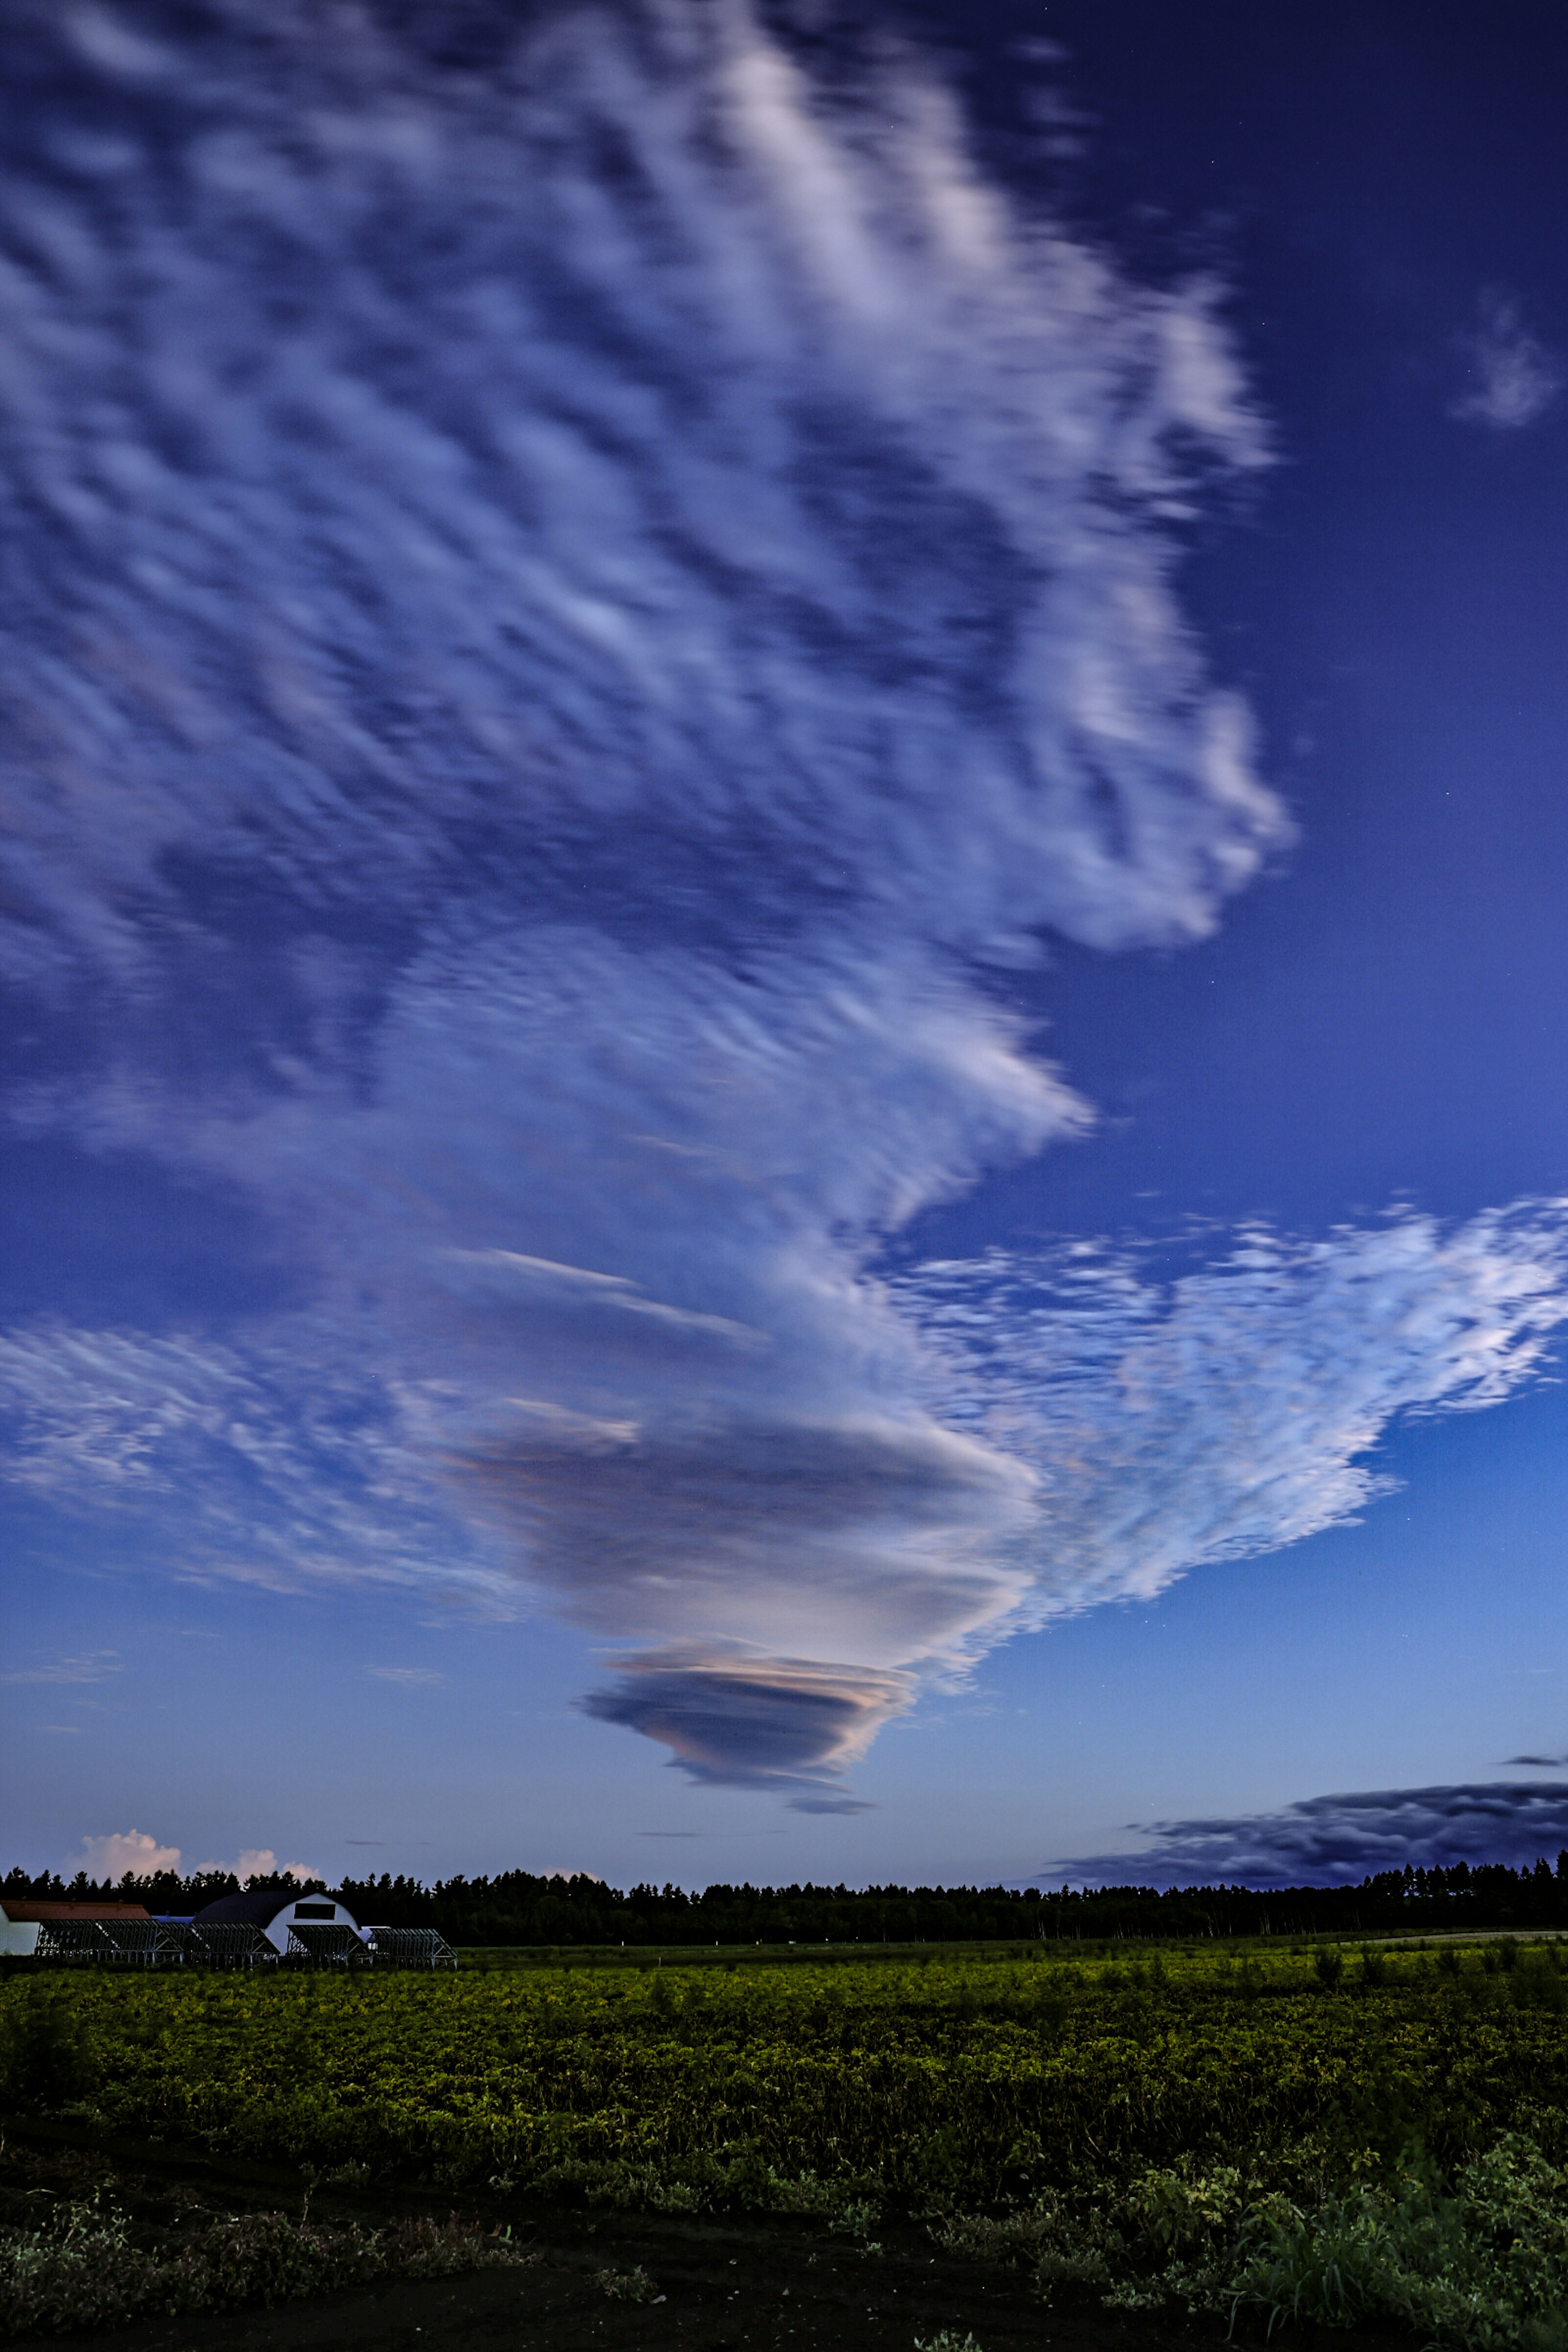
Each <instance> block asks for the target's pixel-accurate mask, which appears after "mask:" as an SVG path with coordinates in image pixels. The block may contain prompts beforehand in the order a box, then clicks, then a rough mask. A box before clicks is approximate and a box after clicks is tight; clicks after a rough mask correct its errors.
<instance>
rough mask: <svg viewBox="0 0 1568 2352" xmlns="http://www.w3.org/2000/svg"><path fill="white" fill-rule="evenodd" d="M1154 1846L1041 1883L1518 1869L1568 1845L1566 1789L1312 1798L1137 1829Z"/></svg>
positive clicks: (1305, 1879) (1348, 1881) (1072, 1865)
mask: <svg viewBox="0 0 1568 2352" xmlns="http://www.w3.org/2000/svg"><path fill="white" fill-rule="evenodd" d="M1129 1828H1130V1830H1132V1831H1133V1832H1135V1833H1136V1834H1138V1835H1139V1836H1141V1837H1142V1839H1143V1841H1144V1843H1141V1844H1140V1845H1138V1846H1136V1847H1131V1848H1128V1849H1127V1850H1125V1851H1123V1852H1121V1853H1109V1854H1090V1855H1086V1856H1084V1857H1082V1858H1081V1859H1079V1860H1077V1861H1074V1862H1064V1863H1061V1864H1057V1865H1055V1866H1053V1868H1052V1869H1051V1870H1050V1871H1047V1872H1044V1873H1042V1874H1041V1876H1040V1880H1039V1882H1038V1883H1039V1884H1040V1885H1058V1884H1060V1883H1061V1882H1062V1881H1064V1880H1066V1881H1068V1882H1070V1883H1073V1884H1077V1885H1083V1884H1089V1885H1129V1884H1137V1885H1158V1886H1199V1885H1211V1886H1212V1885H1247V1886H1292V1885H1326V1886H1332V1885H1356V1884H1358V1883H1359V1882H1360V1881H1361V1880H1362V1879H1363V1878H1365V1877H1366V1876H1368V1875H1369V1874H1371V1873H1372V1872H1374V1871H1379V1870H1403V1869H1404V1868H1405V1864H1412V1865H1413V1866H1415V1868H1417V1869H1420V1868H1424V1867H1427V1866H1429V1865H1431V1864H1435V1863H1445V1864H1447V1863H1456V1862H1468V1863H1472V1864H1474V1863H1487V1862H1506V1863H1510V1864H1512V1865H1513V1866H1514V1867H1515V1868H1517V1867H1518V1866H1519V1865H1520V1864H1523V1863H1533V1862H1536V1861H1539V1860H1540V1859H1541V1858H1542V1856H1544V1857H1545V1858H1546V1859H1547V1860H1548V1861H1552V1860H1554V1859H1555V1857H1556V1856H1557V1854H1558V1853H1560V1852H1561V1851H1562V1850H1563V1847H1564V1846H1568V1788H1564V1787H1563V1785H1562V1784H1561V1783H1560V1782H1558V1781H1554V1780H1551V1781H1548V1780H1499V1781H1478V1782H1460V1783H1457V1784H1455V1785H1451V1786H1450V1785H1440V1786H1438V1787H1436V1788H1430V1789H1372V1790H1358V1791H1355V1792H1353V1793H1352V1794H1349V1795H1343V1796H1332V1797H1310V1798H1308V1799H1306V1800H1305V1801H1303V1802H1302V1803H1300V1804H1295V1805H1288V1806H1286V1807H1285V1808H1284V1809H1283V1811H1279V1812H1277V1813H1254V1814H1249V1815H1247V1816H1246V1817H1245V1818H1243V1819H1239V1820H1230V1821H1226V1820H1200V1821H1188V1822H1150V1823H1148V1824H1146V1825H1145V1824H1143V1823H1137V1824H1132V1823H1130V1824H1129Z"/></svg>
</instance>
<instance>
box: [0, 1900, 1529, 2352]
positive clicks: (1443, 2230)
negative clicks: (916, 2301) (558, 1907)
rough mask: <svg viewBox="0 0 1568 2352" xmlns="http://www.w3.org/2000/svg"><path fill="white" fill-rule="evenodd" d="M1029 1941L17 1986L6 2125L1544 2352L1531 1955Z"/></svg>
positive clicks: (1161, 2299)
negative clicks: (795, 2230)
mask: <svg viewBox="0 0 1568 2352" xmlns="http://www.w3.org/2000/svg"><path fill="white" fill-rule="evenodd" d="M1565 2012H1568V1979H1565V1978H1564V1976H1563V1974H1562V1973H1561V1972H1560V1955H1559V1950H1558V1948H1557V1947H1556V1946H1554V1945H1542V1946H1540V1947H1537V1948H1521V1947H1518V1946H1515V1945H1513V1944H1511V1943H1507V1942H1504V1943H1502V1944H1500V1945H1499V1944H1492V1945H1488V1946H1484V1947H1480V1948H1473V1949H1469V1950H1464V1951H1461V1950H1458V1949H1457V1948H1454V1947H1452V1946H1448V1947H1445V1948H1443V1949H1442V1950H1441V1951H1440V1952H1437V1953H1433V1952H1431V1951H1407V1952H1403V1953H1394V1954H1388V1953H1386V1952H1379V1951H1375V1950H1370V1949H1369V1950H1366V1951H1363V1953H1361V1954H1359V1955H1358V1954H1352V1955H1350V1956H1349V1957H1348V1958H1343V1957H1342V1955H1341V1953H1340V1952H1339V1951H1338V1950H1336V1949H1333V1948H1319V1949H1317V1950H1316V1951H1310V1950H1308V1949H1306V1948H1299V1949H1296V1950H1288V1949H1284V1948H1278V1949H1275V1950H1273V1951H1270V1952H1266V1953H1256V1952H1254V1953H1245V1954H1240V1955H1237V1954H1229V1953H1224V1952H1218V1953H1216V1952H1214V1951H1213V1950H1212V1949H1211V1950H1210V1951H1208V1952H1206V1953H1200V1952H1197V1951H1194V1950H1193V1949H1192V1948H1185V1949H1175V1950H1167V1951H1163V1952H1162V1951H1157V1950H1149V1949H1143V1950H1137V1949H1131V1950H1125V1951H1124V1953H1123V1955H1122V1956H1121V1957H1120V1958H1109V1957H1098V1958H1089V1959H1079V1958H1076V1957H1075V1958H1061V1957H1051V1956H1050V1955H1049V1954H1048V1953H1047V1951H1045V1950H1044V1949H1043V1948H1041V1947H1038V1946H1037V1947H1035V1948H1033V1949H1032V1950H1027V1948H1026V1957H1021V1958H1003V1957H1000V1956H998V1957H994V1958H984V1959H973V1958H970V1959H944V1960H940V1961H935V1962H931V1963H929V1964H927V1965H924V1966H922V1965H920V1964H918V1963H915V1964H910V1963H908V1962H897V1963H894V1962H889V1963H887V1964H881V1963H874V1962H870V1961H868V1960H865V1959H861V1960H859V1961H852V1960H846V1961H844V1962H841V1963H839V1964H837V1965H835V1964H833V1963H830V1962H826V1961H817V1962H813V1963H807V1964H804V1965H803V1964H800V1963H797V1964H795V1965H794V1966H791V1967H770V1966H766V1965H756V1964H753V1965H751V1966H745V1967H739V1966H736V1965H734V1964H733V1963H731V1964H730V1965H725V1964H724V1963H723V1962H722V1961H719V1962H718V1963H717V1964H710V1965H708V1966H706V1967H702V1968H697V1967H688V1968H671V1967H648V1968H637V1967H626V1966H619V1967H615V1968H594V1967H587V1966H583V1965H578V1966H577V1967H575V1968H572V1969H565V1968H535V1969H512V1970H510V1971H503V1972H495V1973H487V1974H478V1973H475V1974H467V1973H465V1974H462V1975H459V1976H458V1977H457V1978H455V1979H454V1978H450V1977H448V1978H446V1979H420V1978H410V1977H395V1976H394V1977H389V1978H377V1977H375V1976H373V1975H370V1976H357V1975H348V1976H336V1975H327V1974H321V1975H314V1976H301V1977H295V1978H293V1979H286V1980H282V1981H279V1980H278V1979H248V1978H244V1977H230V1976H222V1975H196V1974H192V1975H189V1976H179V1975H171V1976H157V1977H136V1976H130V1975H123V1976H122V1975H113V1974H109V1973H106V1972H100V1971H88V1970H82V1971H79V1972H61V1973H55V1974H50V1973H47V1972H46V1971H44V1970H37V1971H31V1972H29V1971H26V1970H17V1971H16V1972H15V1973H14V1974H13V1975H12V1976H10V1977H9V1978H8V1979H6V1980H5V1983H4V1984H3V1985H0V2068H3V2070H4V2077H5V2091H6V2093H7V2097H6V2105H8V2106H9V2107H10V2108H12V2110H13V2111H21V2112H23V2113H26V2112H27V2111H29V2110H31V2111H32V2112H35V2113H53V2114H56V2115H58V2114H60V2113H62V2112H65V2113H68V2114H74V2115H75V2116H78V2117H79V2118H80V2119H81V2120H83V2121H84V2122H90V2123H92V2124H94V2125H97V2126H101V2127H102V2128H105V2129H109V2130H114V2131H126V2130H134V2131H136V2132H138V2133H140V2134H142V2135H145V2136H148V2137H165V2138H167V2139H170V2140H175V2139H178V2140H181V2141H192V2140H195V2141H196V2142H199V2143H203V2144H205V2145H206V2146H207V2147H211V2148H213V2149H215V2150H219V2151H223V2152H226V2153H229V2154H234V2155H239V2156H246V2157H260V2158H290V2159H292V2160H293V2161H294V2162H295V2163H296V2164H299V2165H307V2164H308V2165H311V2166H315V2167H322V2168H337V2169H338V2170H339V2171H340V2173H341V2172H342V2170H343V2169H344V2168H352V2169H353V2173H354V2175H355V2176H356V2177H360V2178H363V2179H404V2180H423V2181H425V2182H427V2183H429V2184H431V2185H432V2186H436V2187H439V2188H442V2189H448V2188H449V2189H458V2188H464V2187H466V2188H469V2189H486V2190H488V2191H489V2192H491V2193H496V2192H500V2193H503V2194H510V2192H512V2191H514V2190H515V2191H516V2192H518V2193H520V2194H521V2193H527V2194H531V2195H534V2196H551V2197H562V2196H568V2197H575V2198H586V2199H588V2200H593V2201H595V2202H601V2203H607V2204H611V2205H621V2206H637V2205H642V2206H647V2207H653V2208H656V2209H659V2210H665V2211H675V2212H681V2211H691V2212H695V2211H701V2210H746V2209H751V2210H773V2211H782V2212H793V2213H797V2214H804V2215H810V2216H815V2217H816V2218H817V2219H818V2221H821V2222H823V2223H826V2224H827V2225H829V2226H833V2227H837V2228H839V2229H842V2230H844V2231H848V2232H851V2233H852V2234H855V2235H858V2237H859V2238H861V2239H862V2240H864V2241H867V2242H875V2239H876V2234H877V2232H879V2231H883V2230H891V2229H893V2228H895V2227H899V2226H904V2225H908V2224H909V2223H910V2222H911V2221H912V2222H914V2223H917V2224H919V2225H921V2227H923V2228H925V2229H927V2230H933V2231H936V2232H937V2233H938V2235H939V2237H940V2239H941V2242H942V2243H944V2244H946V2245H948V2246H950V2247H952V2248H955V2249H959V2250H967V2251H971V2252H975V2253H977V2254H989V2255H996V2256H1005V2257H1006V2258H1009V2259H1016V2260H1027V2261H1028V2262H1030V2263H1032V2264H1033V2265H1034V2266H1035V2267H1036V2270H1037V2274H1038V2275H1039V2277H1040V2280H1041V2283H1042V2284H1043V2285H1046V2286H1051V2285H1053V2284H1059V2283H1060V2282H1063V2281H1075V2282H1077V2283H1078V2285H1079V2290H1080V2291H1091V2292H1093V2293H1094V2294H1099V2295H1100V2296H1101V2297H1102V2298H1103V2299H1105V2300H1107V2301H1108V2302H1110V2304H1112V2305H1120V2306H1121V2307H1124V2308H1137V2307H1141V2306H1144V2305H1147V2306H1149V2307H1153V2306H1155V2305H1163V2304H1165V2303H1168V2302H1169V2301H1171V2300H1172V2299H1173V2298H1176V2299H1178V2300H1182V2301H1184V2302H1185V2303H1186V2304H1188V2305H1191V2306H1192V2307H1194V2308H1202V2309H1209V2310H1219V2311H1224V2310H1226V2309H1227V2308H1228V2309H1235V2308H1237V2307H1244V2308H1247V2307H1249V2308H1255V2309H1256V2310H1258V2312H1260V2313H1268V2314H1269V2315H1296V2316H1299V2317H1302V2318H1316V2319H1321V2320H1326V2321H1329V2322H1331V2323H1335V2322H1340V2323H1342V2322H1345V2321H1348V2320H1350V2319H1352V2318H1355V2317H1357V2316H1361V2315H1375V2314H1382V2315H1385V2316H1388V2317H1391V2318H1397V2319H1400V2320H1403V2321H1405V2322H1407V2323H1409V2324H1410V2325H1413V2326H1418V2327H1419V2328H1421V2329H1423V2330H1425V2331H1426V2334H1427V2335H1428V2336H1431V2335H1436V2336H1442V2337H1445V2338H1447V2339H1448V2340H1450V2341H1453V2342H1456V2343H1460V2344H1464V2345H1468V2346H1475V2347H1481V2352H1486V2347H1502V2346H1508V2345H1513V2344H1523V2345H1529V2344H1532V2343H1534V2342H1536V2341H1539V2342H1540V2343H1541V2344H1542V2346H1543V2347H1544V2346H1546V2345H1548V2344H1549V2343H1550V2344H1551V2345H1556V2344H1557V2343H1558V2342H1559V2340H1560V2338H1561V2340H1562V2341H1563V2342H1568V2328H1563V2329H1562V2330H1559V2324H1558V2315H1560V2314H1562V2313H1563V2312H1564V2311H1568V2177H1565V2175H1564V2172H1563V2169H1562V2167H1563V2162H1564V2159H1565V2158H1568V2032H1565V2031H1564V2027H1565V2022H1568V2017H1565ZM1543 2331H1544V2332H1543Z"/></svg>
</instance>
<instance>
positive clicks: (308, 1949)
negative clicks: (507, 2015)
mask: <svg viewBox="0 0 1568 2352" xmlns="http://www.w3.org/2000/svg"><path fill="white" fill-rule="evenodd" d="M6 1955H9V1956H11V1957H13V1958H23V1959H26V1958H31V1959H36V1960H42V1961H49V1960H70V1961H89V1962H94V1961H96V1962H99V1963H100V1964H106V1965H110V1966H112V1965H115V1964H118V1965H120V1966H121V1967H127V1966H129V1967H132V1968H148V1969H155V1968H181V1967H184V1968H226V1969H252V1968H285V1969H295V1968H311V1967H315V1968H381V1969H387V1968H393V1969H443V1968H445V1969H451V1968H456V1966H457V1964H458V1963H457V1958H456V1955H455V1954H454V1953H453V1951H452V1948H451V1947H450V1945H448V1944H447V1941H446V1940H445V1938H444V1937H441V1936H438V1935H437V1934H436V1933H435V1932H434V1931H433V1930H432V1929H428V1928H407V1927H360V1926H359V1924H358V1922H357V1921H356V1920H355V1919H354V1917H353V1914H352V1913H351V1912H350V1911H349V1910H348V1908H347V1906H346V1905H344V1904H342V1903H340V1902H339V1901H338V1900H337V1899H336V1897H335V1896H333V1895H300V1894H299V1893H297V1892H296V1891H295V1890H294V1889H293V1888H283V1887H276V1886H274V1887H268V1888H266V1889H257V1890H256V1891H254V1892H253V1893H250V1894H248V1895H222V1896H220V1898H219V1899H218V1901H217V1902H216V1903H209V1904H207V1905H206V1906H205V1908H204V1909H202V1910H200V1911H197V1912H195V1913H194V1914H193V1915H192V1916H189V1917H184V1918H175V1917H172V1916H157V1917H155V1916H152V1915H151V1914H150V1913H149V1912H148V1911H147V1910H146V1909H145V1908H144V1907H143V1906H142V1905H141V1904H137V1903H44V1902H40V1903H34V1902H30V1901H13V1900H12V1899H11V1898H9V1897H6V1898H5V1901H4V1902H3V1903H0V1957H5V1956H6Z"/></svg>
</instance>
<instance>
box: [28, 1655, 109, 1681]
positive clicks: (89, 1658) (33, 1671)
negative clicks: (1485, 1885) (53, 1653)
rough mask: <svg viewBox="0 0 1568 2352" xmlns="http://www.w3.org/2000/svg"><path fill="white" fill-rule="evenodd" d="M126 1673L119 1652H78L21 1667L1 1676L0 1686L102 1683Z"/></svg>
mask: <svg viewBox="0 0 1568 2352" xmlns="http://www.w3.org/2000/svg"><path fill="white" fill-rule="evenodd" d="M122 1671H123V1667H122V1664H121V1657H120V1654H119V1652H118V1651H116V1650H77V1651H73V1652H72V1653H70V1654H61V1655H59V1656H57V1657H53V1658H47V1659H42V1660H40V1661H39V1663H38V1664H37V1665H35V1666H18V1667H17V1668H16V1670H15V1672H14V1673H12V1674H8V1675H0V1683H101V1682H107V1681H108V1679H109V1677H110V1675H118V1674H120V1673H121V1672H122Z"/></svg>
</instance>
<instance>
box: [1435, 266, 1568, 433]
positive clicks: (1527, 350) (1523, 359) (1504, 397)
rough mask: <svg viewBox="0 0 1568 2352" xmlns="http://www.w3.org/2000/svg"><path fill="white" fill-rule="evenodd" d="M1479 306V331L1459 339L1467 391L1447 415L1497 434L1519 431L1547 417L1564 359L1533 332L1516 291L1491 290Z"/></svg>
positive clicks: (1459, 397)
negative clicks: (1485, 427)
mask: <svg viewBox="0 0 1568 2352" xmlns="http://www.w3.org/2000/svg"><path fill="white" fill-rule="evenodd" d="M1477 310H1478V318H1477V324H1476V327H1475V329H1474V330H1473V331H1472V332H1470V333H1469V334H1468V335H1465V336H1463V337H1461V338H1460V348H1461V350H1462V352H1463V353H1464V358H1465V363H1466V375H1467V378H1468V382H1467V385H1466V389H1465V390H1464V392H1462V393H1461V394H1459V396H1458V399H1457V400H1455V401H1454V402H1453V403H1452V404H1451V406H1450V408H1449V411H1448V414H1449V415H1451V416H1454V417H1457V418H1458V419H1459V421H1460V422H1461V423H1462V424H1466V425H1489V426H1490V427H1491V429H1492V431H1493V432H1496V433H1517V432H1520V431H1521V430H1522V429H1523V427H1524V426H1525V425H1533V424H1534V423H1535V422H1536V419H1537V418H1538V417H1541V416H1544V415H1545V414H1546V411H1547V410H1548V409H1549V408H1550V407H1551V405H1552V402H1553V401H1554V400H1555V399H1556V397H1557V395H1558V394H1559V392H1561V390H1562V389H1563V362H1562V360H1561V358H1560V357H1559V356H1558V354H1557V353H1556V352H1552V351H1549V350H1548V349H1547V347H1546V345H1545V344H1544V343H1543V342H1542V341H1541V340H1540V339H1539V337H1538V336H1536V335H1534V334H1532V333H1531V331H1530V329H1529V327H1528V326H1527V325H1526V323H1525V319H1524V312H1523V309H1522V306H1521V304H1520V302H1519V301H1518V300H1517V299H1515V298H1514V297H1513V296H1512V295H1510V294H1506V293H1503V292H1501V291H1500V289H1497V288H1495V287H1493V288H1489V289H1488V290H1487V291H1486V292H1485V293H1484V294H1483V295H1482V296H1481V298H1480V300H1479V304H1478V306H1477Z"/></svg>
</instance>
